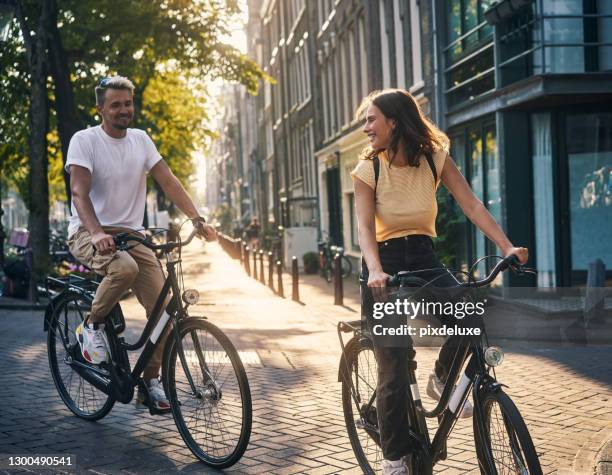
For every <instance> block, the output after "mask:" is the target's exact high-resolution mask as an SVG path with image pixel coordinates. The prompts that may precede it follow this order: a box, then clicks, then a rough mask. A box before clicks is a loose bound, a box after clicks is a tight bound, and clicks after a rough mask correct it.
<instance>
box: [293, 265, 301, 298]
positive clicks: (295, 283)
mask: <svg viewBox="0 0 612 475" xmlns="http://www.w3.org/2000/svg"><path fill="white" fill-rule="evenodd" d="M299 272H300V271H299V269H298V259H297V257H295V256H293V257H292V258H291V284H292V287H293V289H292V292H291V299H292V300H294V301H295V302H299V301H300V288H299V278H300V274H299Z"/></svg>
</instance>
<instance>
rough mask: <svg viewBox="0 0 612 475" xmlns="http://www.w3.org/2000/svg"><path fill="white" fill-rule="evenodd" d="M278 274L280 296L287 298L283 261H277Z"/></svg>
mask: <svg viewBox="0 0 612 475" xmlns="http://www.w3.org/2000/svg"><path fill="white" fill-rule="evenodd" d="M276 274H277V276H278V296H279V297H283V298H285V293H284V291H283V263H282V262H281V261H276Z"/></svg>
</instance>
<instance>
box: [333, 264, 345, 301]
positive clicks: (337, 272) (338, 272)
mask: <svg viewBox="0 0 612 475" xmlns="http://www.w3.org/2000/svg"><path fill="white" fill-rule="evenodd" d="M333 275H334V305H344V303H343V300H344V289H343V288H342V256H341V255H340V254H339V253H336V255H335V256H334V274H333Z"/></svg>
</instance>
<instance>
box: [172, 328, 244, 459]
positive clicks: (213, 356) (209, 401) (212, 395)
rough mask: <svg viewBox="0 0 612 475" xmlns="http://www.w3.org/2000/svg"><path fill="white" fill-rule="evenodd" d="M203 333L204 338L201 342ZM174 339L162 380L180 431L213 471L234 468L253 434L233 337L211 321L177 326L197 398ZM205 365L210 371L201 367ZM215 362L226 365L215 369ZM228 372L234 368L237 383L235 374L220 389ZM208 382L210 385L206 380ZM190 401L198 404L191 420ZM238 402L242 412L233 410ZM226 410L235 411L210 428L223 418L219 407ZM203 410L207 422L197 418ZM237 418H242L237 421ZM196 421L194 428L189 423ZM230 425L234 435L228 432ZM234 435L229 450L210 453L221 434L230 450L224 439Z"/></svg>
mask: <svg viewBox="0 0 612 475" xmlns="http://www.w3.org/2000/svg"><path fill="white" fill-rule="evenodd" d="M202 334H203V335H202ZM190 335H191V338H190V341H188V339H189V336H190ZM193 335H197V338H196V339H194V338H193ZM201 335H202V336H203V337H204V340H203V341H202V340H201V338H200V337H201ZM173 336H174V335H171V336H170V337H169V339H168V343H167V344H168V345H171V346H170V347H169V348H168V351H167V352H166V359H167V361H165V362H164V368H166V370H167V371H166V372H165V375H164V378H166V379H167V381H166V387H167V388H168V397H169V401H170V405H171V407H172V415H173V417H174V421H175V423H176V426H177V429H178V431H179V433H180V434H181V437H182V438H183V440H184V442H185V444H186V445H187V447H189V450H191V452H192V453H193V454H194V455H195V456H196V457H197V458H198V459H199V460H201V461H202V462H204V463H205V464H206V465H208V466H210V467H214V468H227V467H230V466H232V465H234V464H235V463H236V462H237V461H238V460H240V458H241V457H242V455H243V454H244V451H245V450H246V448H247V445H248V443H249V439H250V436H251V425H252V417H253V410H252V406H251V392H250V389H249V382H248V379H247V375H246V372H245V370H244V366H243V365H242V361H241V360H240V357H239V355H238V352H237V351H236V349H235V348H234V345H232V343H231V341H230V340H229V338H227V336H226V335H225V334H224V333H223V332H222V331H221V330H220V329H219V328H217V327H216V326H214V325H213V324H212V323H210V322H207V321H205V320H202V319H196V318H187V319H186V320H183V321H182V322H181V323H180V327H179V338H180V340H181V345H182V347H183V351H184V354H185V358H186V361H187V364H188V365H189V368H190V370H189V373H190V374H191V376H192V378H193V380H194V383H195V385H196V386H197V389H198V392H199V397H198V396H196V395H194V394H193V393H192V392H191V388H190V385H189V383H188V380H187V377H186V375H185V371H184V369H183V364H182V362H181V359H180V355H179V354H178V345H177V342H176V338H174V337H173ZM185 337H187V338H185ZM196 341H197V342H198V343H197V344H196ZM190 342H191V343H192V345H191V346H190V345H189V343H190ZM198 345H199V348H200V350H199V351H198ZM213 345H214V346H213ZM202 348H203V351H202ZM177 360H178V364H177ZM202 361H203V362H204V366H205V367H206V371H205V370H204V369H203V367H202V363H201V362H202ZM192 362H193V363H195V368H194V367H192V365H191V364H190V363H192ZM227 363H229V364H227ZM215 364H218V365H220V366H224V367H223V368H221V367H216V366H214V365H215ZM227 368H230V371H231V372H232V375H233V376H234V377H235V381H233V380H232V381H230V382H228V379H229V377H230V376H231V375H230V374H228V375H227V376H225V377H224V379H223V381H221V384H220V385H219V386H218V387H217V384H216V383H218V381H219V380H220V377H222V376H223V372H224V371H225V370H226V369H227ZM196 370H197V373H196ZM177 376H178V377H177ZM210 376H212V377H210ZM205 378H206V379H208V381H205ZM198 400H199V402H198ZM192 401H195V406H196V407H195V415H193V416H188V413H187V410H188V409H189V408H190V407H191V405H192V404H193V403H192V404H189V403H190V402H192ZM237 404H239V405H240V408H238V410H236V408H234V406H236V405H237ZM224 407H228V408H229V409H230V411H231V412H230V413H229V414H226V415H225V417H226V419H225V420H224V419H221V421H220V422H219V421H217V422H213V427H210V428H209V426H208V424H209V423H210V422H211V420H212V419H213V418H214V417H215V414H214V412H216V415H217V416H219V411H220V408H221V410H222V411H223V409H224ZM232 408H234V410H233V411H232ZM200 412H202V413H203V415H204V417H205V419H204V420H202V419H201V418H199V417H198V415H199V414H200ZM206 416H208V417H207V418H206ZM236 417H238V418H239V420H238V421H237V420H236ZM194 420H195V424H193V425H192V424H190V423H191V422H193V421H194ZM215 424H216V425H215ZM230 424H231V426H230V429H231V431H229V430H227V427H228V425H230ZM202 429H203V430H202ZM236 433H238V436H237V437H236V441H235V443H234V444H231V445H230V446H229V449H224V450H221V449H213V451H212V452H215V453H211V450H210V448H209V447H210V446H211V444H214V443H215V442H216V440H215V439H216V438H218V437H219V435H220V436H221V439H222V440H221V444H223V445H226V446H227V445H228V442H227V439H226V436H233V435H235V434H236ZM200 441H201V442H200Z"/></svg>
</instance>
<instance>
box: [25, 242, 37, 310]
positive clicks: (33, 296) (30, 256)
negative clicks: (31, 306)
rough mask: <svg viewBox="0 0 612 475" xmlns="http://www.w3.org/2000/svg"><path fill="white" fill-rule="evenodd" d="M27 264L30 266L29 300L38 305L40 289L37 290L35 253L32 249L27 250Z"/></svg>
mask: <svg viewBox="0 0 612 475" xmlns="http://www.w3.org/2000/svg"><path fill="white" fill-rule="evenodd" d="M26 264H27V266H28V277H29V286H28V300H30V302H35V303H38V289H37V288H36V274H35V273H34V252H33V251H32V249H31V248H28V249H26Z"/></svg>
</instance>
